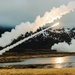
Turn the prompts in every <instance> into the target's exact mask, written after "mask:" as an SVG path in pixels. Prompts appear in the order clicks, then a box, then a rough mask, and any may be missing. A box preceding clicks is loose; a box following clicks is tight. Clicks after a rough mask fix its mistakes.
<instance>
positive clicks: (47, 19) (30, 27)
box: [0, 1, 75, 47]
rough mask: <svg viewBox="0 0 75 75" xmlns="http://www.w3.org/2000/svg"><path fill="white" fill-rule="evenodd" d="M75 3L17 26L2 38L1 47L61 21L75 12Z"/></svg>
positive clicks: (52, 10)
mask: <svg viewBox="0 0 75 75" xmlns="http://www.w3.org/2000/svg"><path fill="white" fill-rule="evenodd" d="M74 9H75V1H72V2H69V3H68V5H67V6H65V5H62V6H60V7H58V8H55V7H54V8H53V9H51V11H50V12H46V13H45V14H44V16H43V17H40V16H37V17H36V19H35V21H34V22H33V23H30V22H26V23H21V24H20V25H17V26H16V27H15V29H12V30H11V32H5V33H4V34H2V35H1V38H0V47H5V46H7V45H9V44H11V43H12V41H13V40H15V39H17V38H18V37H19V36H21V35H24V34H25V33H26V32H29V31H33V32H35V31H36V30H37V28H39V27H42V26H43V25H45V24H47V23H52V22H54V20H56V19H58V18H59V19H60V18H61V17H62V16H63V15H65V14H67V13H70V12H71V11H74Z"/></svg>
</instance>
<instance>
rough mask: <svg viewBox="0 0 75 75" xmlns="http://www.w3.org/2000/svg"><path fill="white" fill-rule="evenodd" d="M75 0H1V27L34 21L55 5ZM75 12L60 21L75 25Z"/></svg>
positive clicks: (68, 25) (66, 25)
mask: <svg viewBox="0 0 75 75" xmlns="http://www.w3.org/2000/svg"><path fill="white" fill-rule="evenodd" d="M70 1H75V0H0V27H1V26H3V27H15V26H16V25H19V24H21V22H27V21H30V22H34V20H35V19H36V17H37V16H38V15H40V16H41V17H42V16H43V15H44V13H45V12H46V11H50V10H51V9H52V8H53V7H59V6H61V5H63V4H65V5H67V4H68V3H69V2H70ZM74 20H75V12H71V13H69V14H67V15H65V16H63V17H62V18H61V19H60V20H59V21H60V23H61V25H63V26H64V27H74V26H75V21H74Z"/></svg>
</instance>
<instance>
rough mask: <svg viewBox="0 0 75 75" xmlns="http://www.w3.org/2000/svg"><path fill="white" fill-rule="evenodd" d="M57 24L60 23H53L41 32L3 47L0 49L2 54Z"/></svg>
mask: <svg viewBox="0 0 75 75" xmlns="http://www.w3.org/2000/svg"><path fill="white" fill-rule="evenodd" d="M57 25H59V23H56V24H54V25H52V26H51V27H48V28H46V29H44V30H42V31H40V32H38V33H35V34H33V35H31V36H29V37H27V38H25V39H23V40H20V41H19V42H17V43H15V44H13V45H11V46H8V47H6V48H4V49H2V50H1V51H0V55H2V54H3V53H5V52H6V51H9V50H10V49H12V48H14V47H16V46H18V45H19V44H21V43H23V42H25V41H27V40H29V39H30V38H33V37H34V36H36V35H38V34H41V33H43V32H44V31H46V30H48V29H50V28H52V27H55V26H57Z"/></svg>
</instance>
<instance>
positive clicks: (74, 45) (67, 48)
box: [51, 39, 75, 52]
mask: <svg viewBox="0 0 75 75" xmlns="http://www.w3.org/2000/svg"><path fill="white" fill-rule="evenodd" d="M51 49H52V50H57V51H58V52H75V39H72V41H71V44H70V45H69V44H67V43H66V42H62V43H58V44H54V45H53V46H52V48H51Z"/></svg>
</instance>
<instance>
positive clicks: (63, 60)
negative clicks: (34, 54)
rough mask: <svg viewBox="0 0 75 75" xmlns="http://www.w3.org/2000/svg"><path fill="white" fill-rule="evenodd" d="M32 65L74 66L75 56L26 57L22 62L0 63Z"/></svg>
mask: <svg viewBox="0 0 75 75" xmlns="http://www.w3.org/2000/svg"><path fill="white" fill-rule="evenodd" d="M30 64H31V65H33V64H41V65H42V64H47V65H45V66H44V67H52V68H66V67H68V68H69V67H72V68H75V56H65V57H48V58H32V59H27V60H24V61H22V62H13V63H0V66H9V65H30Z"/></svg>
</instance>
